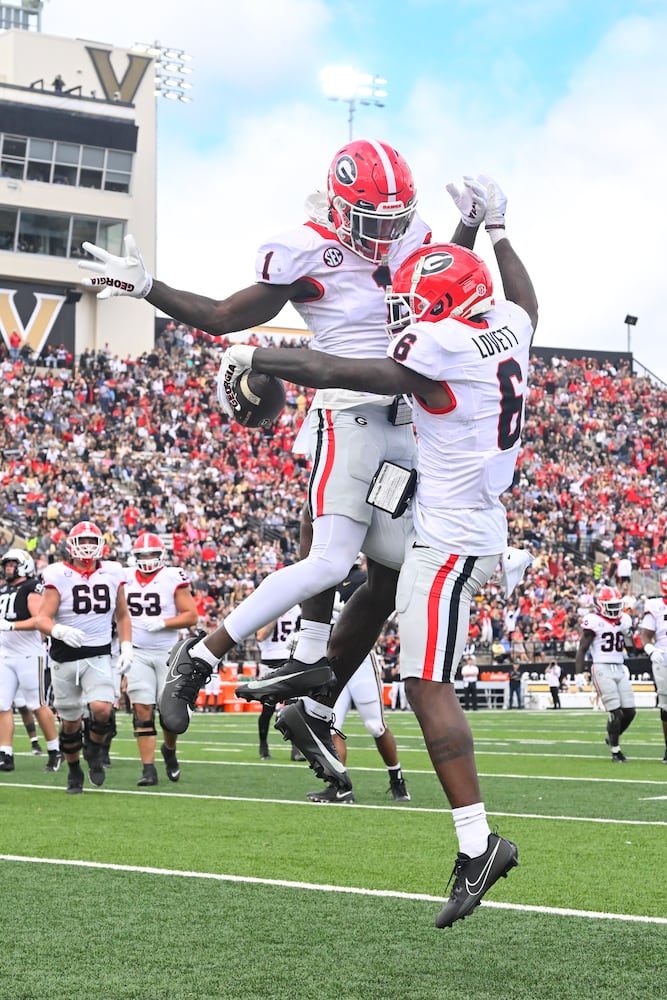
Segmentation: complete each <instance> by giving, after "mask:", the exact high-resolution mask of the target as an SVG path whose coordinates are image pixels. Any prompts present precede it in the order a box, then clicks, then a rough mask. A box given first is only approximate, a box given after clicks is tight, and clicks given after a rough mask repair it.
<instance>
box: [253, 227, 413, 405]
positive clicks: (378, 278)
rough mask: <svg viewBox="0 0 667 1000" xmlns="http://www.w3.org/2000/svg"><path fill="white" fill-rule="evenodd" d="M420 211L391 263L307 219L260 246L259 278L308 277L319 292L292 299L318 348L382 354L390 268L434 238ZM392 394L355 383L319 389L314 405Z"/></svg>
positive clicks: (386, 399)
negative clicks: (352, 386)
mask: <svg viewBox="0 0 667 1000" xmlns="http://www.w3.org/2000/svg"><path fill="white" fill-rule="evenodd" d="M430 235H431V233H430V229H429V228H428V226H427V225H426V223H425V222H423V220H422V219H420V218H419V216H417V215H416V216H415V217H414V219H413V220H412V223H411V225H410V228H409V229H408V232H407V233H406V235H405V237H404V239H403V240H402V241H401V243H400V244H399V246H398V247H394V248H393V249H392V252H391V253H390V254H389V257H388V267H384V266H381V265H379V264H375V263H372V262H371V261H368V260H364V258H363V257H359V256H358V255H357V254H355V253H353V252H352V251H351V250H348V249H347V247H345V246H343V244H342V243H341V242H340V241H339V240H338V237H337V236H336V234H335V233H333V232H332V231H331V230H330V229H327V228H326V226H323V225H319V224H318V223H316V222H307V223H305V224H304V225H302V226H298V227H296V228H294V229H290V230H287V231H286V232H283V233H279V234H278V235H277V236H274V237H272V238H271V239H270V240H268V241H267V242H266V243H263V244H262V246H261V247H260V248H259V250H258V252H257V262H256V279H257V281H260V282H265V283H266V282H270V283H273V284H276V285H290V284H292V282H294V281H298V280H299V279H300V278H309V279H310V280H311V281H312V282H313V284H314V285H315V286H316V287H317V288H318V290H319V292H318V294H317V295H314V296H313V298H312V299H308V300H307V301H305V302H296V301H293V302H292V305H293V306H294V308H295V309H296V311H297V312H298V313H299V315H300V316H301V318H302V319H303V321H304V322H305V323H306V325H307V327H308V329H309V330H310V331H311V332H312V335H313V336H312V340H311V346H312V348H313V350H316V351H324V352H325V353H327V354H336V355H339V356H340V357H343V358H383V357H384V356H385V353H386V350H387V330H386V326H385V324H386V322H387V305H386V302H385V298H384V296H385V288H386V286H387V285H388V284H390V283H391V269H392V268H396V267H397V266H398V264H400V263H401V261H403V260H404V259H405V257H407V255H408V254H409V253H411V252H412V251H413V250H416V249H417V248H418V247H420V246H421V245H422V244H423V243H426V242H428V241H429V240H430ZM392 399H393V397H392V396H381V395H377V394H375V393H365V392H357V391H353V390H350V389H319V390H318V391H317V393H316V395H315V398H314V401H313V405H314V406H317V407H321V408H324V409H334V410H342V409H347V408H349V407H351V406H359V405H361V404H367V403H374V402H376V403H379V404H382V405H386V404H387V403H390V402H391V400H392Z"/></svg>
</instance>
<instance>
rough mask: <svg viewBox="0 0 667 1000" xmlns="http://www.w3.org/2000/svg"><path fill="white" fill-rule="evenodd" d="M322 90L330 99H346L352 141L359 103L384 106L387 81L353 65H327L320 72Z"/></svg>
mask: <svg viewBox="0 0 667 1000" xmlns="http://www.w3.org/2000/svg"><path fill="white" fill-rule="evenodd" d="M320 79H321V81H322V90H323V91H324V93H325V94H326V96H327V97H328V98H329V100H330V101H345V103H346V104H347V105H348V108H349V111H348V116H347V124H348V132H349V139H350V142H351V141H352V136H353V133H354V113H355V111H356V108H357V104H362V105H366V106H369V105H372V106H373V107H374V108H383V107H384V99H385V98H386V96H387V91H386V90H384V89H383V88H384V87H386V85H387V81H386V80H385V79H384V77H381V76H373V75H372V74H371V73H358V72H357V70H356V69H352V67H351V66H327V67H326V68H325V69H323V70H322V72H321V73H320Z"/></svg>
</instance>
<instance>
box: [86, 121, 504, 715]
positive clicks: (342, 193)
mask: <svg viewBox="0 0 667 1000" xmlns="http://www.w3.org/2000/svg"><path fill="white" fill-rule="evenodd" d="M448 190H449V192H450V194H451V195H452V197H453V199H454V202H455V204H456V206H457V208H458V210H459V212H460V216H461V221H460V222H459V224H458V226H457V229H456V232H455V234H454V239H455V241H456V242H459V243H464V244H465V245H469V246H472V245H473V242H474V238H475V235H476V231H477V228H478V226H479V223H480V222H481V220H482V218H483V215H484V204H485V203H484V198H485V190H484V186H483V185H482V184H480V183H479V182H478V181H476V180H474V179H472V178H465V179H464V184H463V186H462V187H457V186H455V185H449V186H448ZM416 204H417V195H416V190H415V185H414V181H413V178H412V173H411V171H410V168H409V166H408V164H407V163H406V162H405V160H404V159H403V157H402V156H401V155H400V153H398V151H397V150H395V149H394V148H393V147H391V146H390V145H389V144H387V143H384V142H380V141H378V140H372V139H358V140H355V141H353V142H350V143H348V144H346V145H345V146H343V147H342V148H341V149H340V150H338V152H337V153H336V154H335V156H334V158H333V160H332V162H331V165H330V168H329V172H328V179H327V193H326V195H322V194H319V193H318V194H316V195H314V196H311V198H309V200H308V202H307V206H306V207H307V211H308V213H309V221H308V222H306V223H305V224H304V225H300V226H298V227H295V228H293V229H290V230H288V231H286V232H283V233H280V234H278V235H277V236H274V237H273V238H272V239H270V240H268V241H267V242H266V243H264V244H262V246H261V247H260V248H259V251H258V255H257V263H256V283H255V284H254V285H252V286H251V287H249V288H245V289H242V290H241V291H238V292H236V293H234V294H232V295H230V296H229V297H228V298H226V299H223V300H220V301H216V300H214V299H211V298H208V297H206V296H203V295H197V294H195V293H193V292H187V291H181V290H178V289H175V288H171V287H170V286H168V285H165V284H164V282H161V281H157V280H153V278H152V277H151V276H150V275H149V274H148V273H147V271H146V269H145V267H144V264H143V261H142V259H141V255H140V253H139V251H138V249H137V247H136V245H135V243H134V241H133V239H132V237H126V242H125V245H126V250H127V256H126V257H124V258H121V257H116V256H113V255H111V254H109V253H108V252H107V251H106V250H104V249H103V248H100V247H95V246H94V245H92V244H90V243H86V244H84V249H85V250H86V251H87V252H88V253H90V254H91V255H92V256H93V257H94V258H96V260H95V261H84V262H82V263H81V266H82V267H84V268H86V269H88V270H91V271H93V272H95V277H93V278H88V279H86V281H85V282H84V283H85V284H87V285H89V286H92V287H94V288H99V287H102V291H101V292H100V293H99V297H100V298H108V297H110V296H112V295H131V296H133V297H143V298H146V300H147V301H148V302H150V303H151V305H153V306H155V307H157V308H159V309H161V310H162V311H163V312H165V313H167V314H168V315H169V316H172V317H174V318H175V319H177V320H180V321H181V322H185V323H189V324H191V325H192V326H195V327H198V328H199V329H201V330H205V331H207V332H208V333H211V334H213V335H214V336H223V335H225V334H228V333H231V332H233V331H239V330H247V329H249V328H251V327H254V326H258V325H261V324H264V323H266V322H268V321H269V320H270V319H272V318H273V317H275V316H276V315H277V314H278V312H279V311H280V310H281V309H282V308H283V306H285V305H286V304H287V303H288V302H291V303H292V305H293V306H294V308H295V309H296V310H297V312H298V313H299V314H300V316H301V317H302V319H303V320H304V321H305V323H306V324H307V326H308V327H309V329H310V330H311V331H312V333H313V338H312V343H313V347H314V348H316V349H317V350H321V351H325V352H327V353H329V354H336V355H343V356H346V357H349V358H359V357H368V356H371V357H377V358H383V357H384V356H385V353H386V347H387V331H386V326H385V321H386V304H385V297H384V293H385V287H386V286H387V285H388V284H389V283H390V281H391V272H392V269H393V268H394V267H396V266H397V265H398V264H399V263H400V261H401V260H402V259H403V257H404V256H405V255H406V254H408V253H410V252H411V251H412V250H414V249H416V248H417V247H419V246H422V245H423V244H424V243H425V242H428V241H429V240H430V235H431V234H430V230H429V227H428V226H427V225H426V224H425V223H424V222H423V221H422V219H421V218H419V216H418V215H417V213H416ZM219 398H220V401H221V405H222V406H223V408H225V409H226V411H227V412H228V414H229V415H230V416H232V415H233V414H232V410H231V407H230V406H229V404H228V403H227V402H226V397H225V394H224V391H223V387H222V384H221V385H220V392H219ZM304 437H307V438H308V451H309V453H310V456H311V458H312V471H311V476H310V484H309V495H308V500H309V508H310V513H311V515H312V518H313V522H314V525H313V535H314V537H313V544H312V547H311V549H310V552H309V554H308V556H307V558H305V559H302V560H300V561H299V562H298V563H295V564H294V565H292V566H288V567H284V568H282V569H280V570H278V571H276V572H274V573H272V574H270V575H269V576H268V577H266V578H265V579H264V580H263V581H262V583H261V584H260V586H259V587H258V588H257V589H256V590H255V591H254V592H253V593H252V594H251V595H250V596H249V597H248V598H246V600H244V601H243V602H241V604H239V605H238V606H237V607H236V608H235V609H234V610H233V611H232V613H231V614H230V615H229V616H228V617H227V618H226V619H225V621H224V623H223V624H221V625H220V626H219V627H218V628H217V629H216V630H215V631H214V632H213V633H211V634H210V635H208V636H206V637H205V638H204V639H197V638H196V637H193V638H188V639H185V640H184V641H183V643H182V644H180V645H179V646H178V647H176V648H175V650H174V651H173V654H172V658H171V660H172V662H171V666H170V671H169V674H168V677H167V681H166V684H165V690H164V692H163V697H162V699H161V703H160V711H161V713H162V717H163V719H164V720H165V722H166V723H167V724H168V725H169V727H170V728H171V729H172V730H173V731H174V732H184V731H185V730H186V729H187V726H188V724H189V720H190V716H191V714H192V710H193V709H194V705H195V702H196V698H197V695H198V692H199V689H200V688H201V687H202V686H203V685H204V684H205V683H206V680H207V679H208V676H209V675H210V673H211V671H212V670H213V669H215V667H216V666H217V664H218V663H219V661H220V660H221V659H222V658H223V657H224V656H225V654H226V653H228V652H229V650H230V649H232V648H233V647H234V646H235V645H236V644H237V643H238V642H240V641H241V640H243V639H245V638H247V637H248V636H250V635H254V634H255V633H256V632H257V630H258V629H259V628H261V627H262V626H263V625H266V624H267V623H268V622H270V621H274V620H275V619H276V618H278V617H279V615H280V614H282V613H283V612H285V611H287V610H288V609H289V608H290V607H293V606H294V605H295V604H301V606H302V620H301V628H300V632H299V638H298V643H297V646H296V649H295V650H294V660H293V661H292V662H291V663H290V665H289V666H288V667H287V668H286V669H287V670H288V672H289V671H292V669H293V667H292V663H296V664H297V666H299V665H300V666H301V667H303V666H304V665H305V666H308V667H309V668H310V671H309V677H308V680H307V682H306V684H305V689H307V690H309V691H312V690H314V689H317V688H318V687H320V688H327V687H330V686H331V684H332V683H333V682H334V680H335V678H334V675H333V673H332V671H331V668H330V666H329V663H328V661H327V658H326V653H327V645H328V641H329V635H330V621H331V612H332V607H333V588H335V587H336V586H337V585H338V584H339V583H340V581H341V580H342V579H343V578H344V576H345V574H346V573H347V572H348V570H349V568H350V566H351V565H352V563H353V561H354V559H355V557H356V555H357V553H358V552H359V551H360V550H363V551H364V552H365V554H366V556H367V558H368V560H369V563H368V567H369V572H368V584H367V586H366V588H365V589H364V590H363V592H360V595H359V598H358V600H359V602H361V601H362V600H365V601H366V606H365V608H364V613H363V614H362V615H360V616H359V621H360V622H361V623H363V627H359V628H357V629H356V630H355V632H354V634H353V636H352V648H353V649H355V650H356V662H354V663H353V662H351V661H352V660H353V659H354V656H352V657H350V656H349V655H348V662H349V663H350V668H351V669H356V667H357V666H358V665H359V663H361V661H362V660H363V658H364V656H365V655H366V654H367V653H368V651H369V650H370V649H372V647H373V645H374V644H375V641H376V639H377V636H378V634H379V632H380V629H381V627H382V625H383V623H384V621H385V620H386V618H387V617H388V616H389V614H391V612H392V611H393V609H394V605H395V588H396V581H397V576H398V570H399V569H400V564H401V561H402V554H403V545H404V536H405V532H406V531H407V530H408V529H409V519H403V520H401V519H399V520H397V521H395V522H392V521H391V519H389V518H382V517H381V516H380V515H378V516H377V517H374V516H373V511H372V509H371V508H370V507H369V506H368V505H367V504H366V493H367V490H368V486H369V483H370V481H371V479H372V477H373V475H374V474H375V472H376V470H377V468H378V466H379V464H380V462H381V461H383V460H389V461H392V462H394V463H396V464H398V465H400V466H402V467H404V468H408V469H409V468H411V467H413V465H414V461H415V441H414V433H413V430H412V426H411V421H410V410H409V407H408V406H407V405H406V404H405V402H404V401H403V399H402V397H401V395H400V394H396V393H393V392H391V391H389V392H387V391H385V390H382V391H379V392H368V391H363V390H356V391H346V390H341V389H338V388H335V389H333V390H328V391H324V392H321V393H318V394H317V395H316V397H315V399H314V401H313V405H312V407H311V409H310V412H309V414H308V417H307V422H306V425H305V426H304ZM376 514H377V512H376ZM382 521H385V522H387V523H386V524H382V525H381V527H380V528H379V531H381V532H382V534H381V535H380V534H379V531H378V532H376V531H374V530H373V526H374V525H377V524H378V522H382ZM369 526H370V527H371V531H370V532H369ZM367 532H368V534H367ZM318 595H321V596H318ZM280 669H281V670H282V669H283V668H280ZM301 674H302V671H301V670H297V671H294V677H295V684H296V687H295V689H293V690H292V691H290V692H289V695H286V696H293V695H296V694H302V693H304V681H303V678H302V676H301ZM270 683H271V679H270V678H268V679H266V680H265V681H264V680H256V681H254V682H250V683H249V684H248V685H246V686H245V688H246V689H247V696H249V697H251V698H252V697H255V693H256V692H259V691H264V690H265V689H266V684H270ZM244 696H246V695H244ZM279 700H282V699H279Z"/></svg>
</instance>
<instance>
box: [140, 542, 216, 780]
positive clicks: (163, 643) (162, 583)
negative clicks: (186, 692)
mask: <svg viewBox="0 0 667 1000" xmlns="http://www.w3.org/2000/svg"><path fill="white" fill-rule="evenodd" d="M132 555H133V556H134V559H135V562H136V567H134V568H132V569H130V570H129V571H128V575H127V578H126V583H125V593H126V597H127V607H128V610H129V612H130V617H131V618H132V642H133V645H134V658H133V661H132V672H131V674H130V675H129V676H128V678H127V693H128V696H129V698H130V701H131V702H132V721H133V725H134V735H135V737H136V740H137V746H138V748H139V757H140V759H141V763H142V775H141V778H140V779H139V781H138V782H137V784H138V785H139V786H142V787H143V786H146V785H157V783H158V776H157V770H156V768H155V749H156V742H157V741H156V737H157V729H156V727H155V707H156V705H157V704H158V699H159V697H160V694H161V693H162V688H163V687H164V682H165V678H166V675H167V656H168V654H169V650H170V649H171V648H172V646H173V645H174V643H175V642H176V640H177V638H178V630H179V629H186V628H191V627H192V626H193V625H196V624H197V621H198V619H199V614H198V612H197V607H196V605H195V600H194V597H193V594H192V589H191V586H190V579H189V577H188V576H186V574H185V573H184V572H183V570H182V569H178V568H177V567H176V566H165V559H166V555H167V553H166V549H165V546H164V543H163V541H162V539H161V538H160V536H159V535H156V534H154V533H153V532H148V531H142V532H141V534H140V535H138V537H137V539H136V541H135V543H134V545H133V547H132ZM162 733H163V739H162V744H161V747H160V752H161V754H162V757H163V759H164V762H165V766H166V770H167V777H168V778H169V780H170V781H178V779H179V778H180V776H181V769H180V765H179V763H178V760H177V758H176V735H175V734H174V733H171V732H169V731H168V730H167V729H165V728H164V727H162Z"/></svg>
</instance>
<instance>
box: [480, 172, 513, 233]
mask: <svg viewBox="0 0 667 1000" xmlns="http://www.w3.org/2000/svg"><path fill="white" fill-rule="evenodd" d="M477 179H478V180H479V181H480V182H481V183H482V184H484V186H485V187H486V218H485V220H484V225H485V227H486V229H487V230H489V229H504V227H505V211H506V209H507V195H506V194H505V193H504V191H503V190H502V188H501V187H500V185H499V184H498V183H497V182H496V181H494V179H493V177H487V176H486V175H485V174H480V175H479V177H478V178H477Z"/></svg>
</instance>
